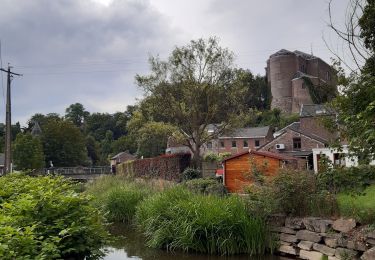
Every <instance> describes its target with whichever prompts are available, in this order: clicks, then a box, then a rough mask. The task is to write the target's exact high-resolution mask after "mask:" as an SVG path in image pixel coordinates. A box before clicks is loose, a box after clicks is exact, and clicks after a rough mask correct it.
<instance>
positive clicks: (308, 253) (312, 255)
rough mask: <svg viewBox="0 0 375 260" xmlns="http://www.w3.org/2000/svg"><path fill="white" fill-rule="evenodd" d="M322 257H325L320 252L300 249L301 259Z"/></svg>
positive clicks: (319, 259) (315, 259) (311, 259)
mask: <svg viewBox="0 0 375 260" xmlns="http://www.w3.org/2000/svg"><path fill="white" fill-rule="evenodd" d="M322 257H323V254H322V253H320V252H315V251H306V250H301V251H299V258H301V259H308V260H321V259H322Z"/></svg>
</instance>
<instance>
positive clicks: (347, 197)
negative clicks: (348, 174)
mask: <svg viewBox="0 0 375 260" xmlns="http://www.w3.org/2000/svg"><path fill="white" fill-rule="evenodd" d="M374 198H375V185H372V186H370V187H368V188H367V189H365V190H364V191H363V193H362V194H353V193H340V194H338V195H337V200H338V204H339V209H340V214H341V215H342V216H345V217H352V218H355V219H356V220H358V221H360V222H361V223H362V224H375V200H374Z"/></svg>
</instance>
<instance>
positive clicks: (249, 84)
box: [234, 69, 271, 110]
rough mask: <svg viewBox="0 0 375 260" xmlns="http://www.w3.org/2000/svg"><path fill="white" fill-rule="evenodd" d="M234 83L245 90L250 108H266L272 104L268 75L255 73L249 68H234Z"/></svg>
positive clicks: (247, 104)
mask: <svg viewBox="0 0 375 260" xmlns="http://www.w3.org/2000/svg"><path fill="white" fill-rule="evenodd" d="M234 74H235V75H234V77H235V79H234V84H237V85H238V87H239V88H243V90H244V92H245V93H244V96H243V97H244V99H245V102H246V106H247V107H248V108H253V109H258V110H265V109H269V107H270V104H271V89H270V87H269V86H268V84H267V81H266V77H262V76H260V75H257V76H255V77H254V75H253V74H252V73H251V72H250V71H249V70H244V69H236V70H234Z"/></svg>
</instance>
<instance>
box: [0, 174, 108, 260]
mask: <svg viewBox="0 0 375 260" xmlns="http://www.w3.org/2000/svg"><path fill="white" fill-rule="evenodd" d="M0 187H1V190H0V209H1V210H0V258H1V259H56V258H59V259H60V258H64V259H65V258H74V259H83V258H84V257H86V258H87V259H96V258H99V257H100V256H102V255H103V252H102V251H101V248H102V247H103V246H104V245H105V244H106V242H107V238H108V233H107V232H106V231H105V228H104V225H103V224H104V219H103V218H102V216H101V214H100V212H99V211H98V210H97V209H95V207H93V206H92V205H91V204H90V199H89V197H88V196H86V195H84V194H81V193H77V192H76V191H75V185H74V184H73V183H72V182H70V181H69V180H67V179H63V178H60V177H59V178H57V177H56V178H54V177H29V176H26V175H23V174H10V175H6V176H3V177H1V178H0Z"/></svg>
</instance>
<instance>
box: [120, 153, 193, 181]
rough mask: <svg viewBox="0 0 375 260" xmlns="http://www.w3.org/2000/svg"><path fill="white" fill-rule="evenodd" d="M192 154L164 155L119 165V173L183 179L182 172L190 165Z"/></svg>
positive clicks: (133, 175)
mask: <svg viewBox="0 0 375 260" xmlns="http://www.w3.org/2000/svg"><path fill="white" fill-rule="evenodd" d="M190 159H191V155H190V154H171V155H162V156H158V157H154V158H146V159H138V160H134V161H128V162H125V163H121V164H119V165H117V174H119V175H126V176H131V177H136V178H154V179H164V180H168V181H176V182H180V181H182V172H183V171H184V170H185V169H186V168H187V167H189V165H190Z"/></svg>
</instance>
